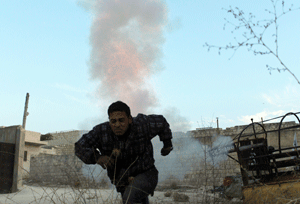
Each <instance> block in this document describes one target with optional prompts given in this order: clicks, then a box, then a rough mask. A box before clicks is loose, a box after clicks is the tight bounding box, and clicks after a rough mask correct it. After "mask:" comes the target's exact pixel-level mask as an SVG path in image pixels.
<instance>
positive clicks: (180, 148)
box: [152, 132, 233, 182]
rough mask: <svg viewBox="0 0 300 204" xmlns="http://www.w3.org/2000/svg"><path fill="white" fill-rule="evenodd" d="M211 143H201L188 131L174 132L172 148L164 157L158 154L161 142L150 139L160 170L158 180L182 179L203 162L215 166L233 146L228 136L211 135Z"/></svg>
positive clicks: (200, 167) (198, 167)
mask: <svg viewBox="0 0 300 204" xmlns="http://www.w3.org/2000/svg"><path fill="white" fill-rule="evenodd" d="M213 139H215V140H214V142H213V143H212V144H210V145H209V144H202V143H201V142H200V141H199V140H196V139H195V138H192V136H191V135H190V133H189V132H187V133H183V132H174V133H173V147H174V150H173V151H172V152H171V153H170V154H169V155H168V156H166V157H162V156H160V149H161V148H162V146H163V145H162V144H161V142H160V141H159V139H158V138H154V139H153V140H152V142H153V146H154V156H155V164H156V166H157V168H158V170H159V172H160V174H159V181H160V182H163V181H165V180H166V179H168V178H170V177H175V178H176V179H178V180H182V179H183V178H184V177H185V175H187V174H189V173H192V172H195V171H197V170H200V169H203V168H204V165H205V164H204V163H206V164H208V165H211V166H214V167H215V168H217V167H218V166H219V164H220V163H221V162H223V161H226V160H227V159H228V157H227V153H228V150H229V149H231V148H232V147H233V145H232V138H231V137H229V136H222V135H216V136H213Z"/></svg>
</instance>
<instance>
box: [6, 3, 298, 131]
mask: <svg viewBox="0 0 300 204" xmlns="http://www.w3.org/2000/svg"><path fill="white" fill-rule="evenodd" d="M291 4H294V7H293V8H297V7H300V3H299V2H298V1H296V0H287V1H285V10H287V9H288V8H289V6H290V5H291ZM0 5H1V6H0V24H1V27H0V47H1V49H0V70H1V72H0V86H1V89H0V126H12V125H22V119H23V113H24V104H25V97H26V93H29V94H30V97H29V106H28V112H29V115H28V117H27V121H26V129H27V130H31V131H36V132H40V133H42V134H46V133H49V132H60V131H69V130H78V129H79V130H88V129H91V128H92V127H93V126H95V125H97V124H99V123H101V122H105V121H107V119H108V117H107V108H108V106H109V105H110V104H111V103H112V102H114V101H116V100H123V101H124V102H126V103H128V104H129V106H130V107H131V110H132V113H133V116H135V115H136V114H138V113H144V114H163V115H164V116H165V117H166V119H167V120H168V121H169V123H170V125H171V129H172V130H173V131H184V132H185V131H188V130H194V129H196V128H204V127H216V126H217V122H216V118H218V121H219V127H221V128H226V127H232V126H236V125H246V124H249V123H251V120H250V119H251V118H254V121H260V120H261V117H263V119H269V118H273V117H276V116H282V115H284V114H286V113H288V112H298V111H300V104H299V100H300V85H299V84H298V83H297V81H296V80H295V78H294V77H293V76H292V75H291V74H290V73H288V72H287V71H285V72H280V73H279V72H278V71H272V72H271V74H270V72H269V71H268V69H267V68H266V65H267V64H268V65H269V66H272V67H277V66H279V65H280V64H279V62H278V59H277V58H275V57H274V56H271V55H254V54H253V53H252V52H249V51H248V50H247V48H240V49H238V50H237V51H236V52H234V51H233V50H222V51H221V54H220V55H219V54H218V50H217V49H211V50H210V51H208V49H207V47H205V46H204V45H205V43H208V44H210V45H216V46H225V45H227V44H228V43H229V42H231V43H234V42H235V39H237V40H239V39H241V36H242V32H239V30H236V31H235V32H233V33H232V32H231V31H232V30H234V27H233V26H232V24H227V25H226V27H225V29H224V23H225V22H226V21H225V20H224V18H226V19H228V20H229V21H230V22H232V23H233V24H237V23H238V22H237V21H236V20H235V19H234V18H233V17H232V15H231V13H229V12H227V11H226V9H229V8H230V6H231V7H232V8H235V7H238V8H240V9H241V10H243V11H244V13H245V15H246V16H248V13H250V12H251V13H252V14H253V15H255V17H256V18H255V19H254V21H255V22H256V20H264V19H270V18H271V17H272V14H270V13H268V12H267V11H265V9H269V10H272V8H273V7H272V3H271V1H270V0H263V1H261V0H253V1H245V0H242V1H241V0H231V1H220V0H211V1H198V0H187V1H179V0H165V1H158V0H157V1H150V0H144V1H140V0H123V1H102V0H101V1H100V0H86V1H84V0H80V1H76V0H61V1H59V2H58V1H37V0H31V1H15V0H13V1H4V0H0ZM223 8H224V9H223ZM277 8H278V10H277V12H278V14H279V13H280V12H281V11H282V9H281V1H279V2H278V3H277ZM241 31H242V30H241ZM257 32H259V30H258V31H257ZM274 32H275V29H274V27H272V26H270V27H269V28H268V29H267V30H266V32H265V33H264V38H263V40H264V42H266V44H267V45H268V46H269V47H270V48H271V49H272V50H276V47H275V44H274V39H275V38H274V36H272V34H274ZM299 33H300V10H296V11H293V12H289V13H287V14H285V15H283V16H282V17H281V18H279V19H278V53H279V57H280V59H281V60H282V62H283V63H284V64H286V66H287V67H288V68H289V69H290V70H291V71H292V72H293V74H295V76H296V77H298V78H299V79H300V69H299V64H300V57H299V55H300V40H299ZM235 37H236V38H235Z"/></svg>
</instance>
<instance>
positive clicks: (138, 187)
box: [121, 167, 158, 204]
mask: <svg viewBox="0 0 300 204" xmlns="http://www.w3.org/2000/svg"><path fill="white" fill-rule="evenodd" d="M157 182H158V171H157V169H156V168H155V167H152V168H151V169H149V170H148V171H146V172H144V173H141V174H138V175H137V176H136V177H134V180H133V182H132V183H131V184H129V185H128V186H127V187H126V188H125V191H123V192H121V194H122V199H123V204H137V203H139V204H149V198H148V196H149V194H153V192H154V189H155V188H156V185H157Z"/></svg>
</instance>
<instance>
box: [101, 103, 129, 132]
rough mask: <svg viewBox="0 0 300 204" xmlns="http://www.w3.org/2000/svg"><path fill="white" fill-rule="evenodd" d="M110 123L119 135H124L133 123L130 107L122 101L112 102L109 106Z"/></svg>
mask: <svg viewBox="0 0 300 204" xmlns="http://www.w3.org/2000/svg"><path fill="white" fill-rule="evenodd" d="M107 112H108V118H109V125H110V127H111V129H112V131H113V132H114V133H115V135H117V136H122V135H124V133H125V132H126V131H127V130H128V128H129V125H130V124H131V123H132V117H131V113H130V108H129V107H128V106H127V105H126V104H125V103H123V102H122V101H117V102H114V103H112V104H111V105H110V106H109V107H108V111H107Z"/></svg>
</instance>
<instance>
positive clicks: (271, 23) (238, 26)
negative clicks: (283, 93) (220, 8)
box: [204, 0, 300, 84]
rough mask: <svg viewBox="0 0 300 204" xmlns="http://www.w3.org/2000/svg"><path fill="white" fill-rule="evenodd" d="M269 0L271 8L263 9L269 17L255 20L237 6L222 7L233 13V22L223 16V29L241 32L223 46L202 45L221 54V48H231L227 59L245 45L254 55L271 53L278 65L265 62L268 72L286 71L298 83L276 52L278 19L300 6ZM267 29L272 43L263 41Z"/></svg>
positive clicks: (250, 14) (251, 15)
mask: <svg viewBox="0 0 300 204" xmlns="http://www.w3.org/2000/svg"><path fill="white" fill-rule="evenodd" d="M270 1H271V2H272V6H273V8H272V10H268V9H265V11H266V12H267V13H269V14H271V16H272V18H271V19H264V20H255V16H254V15H253V14H252V13H249V15H248V16H246V15H245V13H244V12H243V11H242V10H241V9H239V8H238V7H235V8H232V7H229V9H224V10H226V11H227V12H228V13H230V14H232V15H233V17H234V19H235V20H234V21H235V23H233V22H231V21H229V20H227V19H226V18H225V21H226V22H225V24H224V27H223V29H224V30H225V27H226V25H231V26H233V29H232V31H231V33H235V32H236V31H239V32H241V33H240V34H239V35H240V36H239V39H237V38H236V37H234V41H235V42H234V43H228V44H227V45H225V46H215V45H211V44H208V43H207V42H206V43H205V44H204V47H207V49H208V51H209V50H210V49H211V48H216V49H218V53H219V54H221V51H222V50H233V51H234V52H233V54H232V56H231V57H230V58H229V59H231V58H232V57H233V55H234V54H235V53H236V51H237V50H238V49H239V48H241V47H246V48H247V50H248V51H249V52H253V54H254V55H272V56H274V57H275V58H276V60H277V61H278V62H279V63H280V67H273V66H270V65H268V64H266V67H267V69H268V70H269V72H270V74H271V71H273V70H277V71H278V72H281V71H288V72H289V73H290V74H291V75H292V76H293V77H294V78H295V79H296V81H297V82H298V84H300V82H299V80H298V78H297V77H296V76H295V75H294V73H293V72H292V71H291V70H290V68H288V67H287V66H286V65H285V63H284V62H283V61H282V60H281V58H280V55H279V52H278V19H280V18H281V17H282V16H284V15H286V14H288V13H290V12H292V11H296V10H299V9H300V7H297V8H294V6H293V4H291V5H290V7H288V8H285V1H284V0H282V1H281V5H280V6H279V5H278V2H279V0H270ZM280 7H281V8H280ZM267 29H273V31H272V37H273V38H274V41H272V43H267V42H266V41H265V39H266V37H265V36H264V34H265V33H266V30H267ZM273 43H274V44H273ZM272 47H273V48H272Z"/></svg>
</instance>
